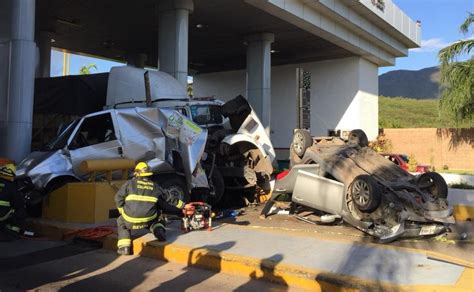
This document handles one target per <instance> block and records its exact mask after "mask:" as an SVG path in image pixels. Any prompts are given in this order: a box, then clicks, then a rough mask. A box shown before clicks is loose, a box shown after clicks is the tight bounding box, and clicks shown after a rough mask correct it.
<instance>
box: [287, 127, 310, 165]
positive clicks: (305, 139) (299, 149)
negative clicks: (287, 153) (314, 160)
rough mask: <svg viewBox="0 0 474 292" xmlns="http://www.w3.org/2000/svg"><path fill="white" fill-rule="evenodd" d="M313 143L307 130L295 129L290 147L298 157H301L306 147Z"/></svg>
mask: <svg viewBox="0 0 474 292" xmlns="http://www.w3.org/2000/svg"><path fill="white" fill-rule="evenodd" d="M312 144H313V138H312V137H311V134H310V133H309V131H308V130H303V129H297V130H296V131H295V133H294V134H293V142H292V143H291V148H292V149H293V151H294V152H295V154H296V155H298V156H299V157H300V158H301V157H303V155H304V153H305V152H306V149H307V148H308V147H310V146H311V145H312Z"/></svg>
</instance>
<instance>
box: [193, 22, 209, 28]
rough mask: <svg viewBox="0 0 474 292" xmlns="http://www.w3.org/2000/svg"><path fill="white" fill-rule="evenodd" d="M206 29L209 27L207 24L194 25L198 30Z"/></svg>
mask: <svg viewBox="0 0 474 292" xmlns="http://www.w3.org/2000/svg"><path fill="white" fill-rule="evenodd" d="M207 27H209V25H207V24H203V23H198V24H196V28H199V29H201V28H207Z"/></svg>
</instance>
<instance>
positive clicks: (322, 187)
mask: <svg viewBox="0 0 474 292" xmlns="http://www.w3.org/2000/svg"><path fill="white" fill-rule="evenodd" d="M292 200H293V202H295V203H300V202H304V205H305V206H308V207H311V208H315V209H318V210H321V211H325V212H328V213H331V214H336V215H341V216H342V210H343V204H344V184H342V183H340V182H337V181H334V180H331V179H327V178H324V177H321V176H319V175H316V174H313V173H310V172H307V171H305V170H299V171H298V175H297V177H296V183H295V188H294V191H293V196H292Z"/></svg>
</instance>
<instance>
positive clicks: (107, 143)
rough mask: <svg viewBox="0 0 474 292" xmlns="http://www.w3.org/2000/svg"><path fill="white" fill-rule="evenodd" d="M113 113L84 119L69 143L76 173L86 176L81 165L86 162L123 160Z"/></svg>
mask: <svg viewBox="0 0 474 292" xmlns="http://www.w3.org/2000/svg"><path fill="white" fill-rule="evenodd" d="M112 114H113V112H111V111H107V112H101V113H97V114H92V115H88V116H86V117H84V118H83V119H82V120H81V122H80V124H79V125H78V127H77V128H76V131H75V133H74V134H73V135H72V137H71V139H70V141H69V142H68V150H69V155H70V157H71V162H72V167H73V170H74V173H75V174H76V175H78V176H84V175H85V173H82V172H81V171H80V169H79V165H80V164H81V162H82V161H84V160H92V159H114V158H122V155H123V150H122V145H121V142H120V139H119V133H118V131H117V127H116V122H115V121H114V118H113V115H112Z"/></svg>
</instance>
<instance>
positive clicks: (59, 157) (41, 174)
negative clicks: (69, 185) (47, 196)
mask: <svg viewBox="0 0 474 292" xmlns="http://www.w3.org/2000/svg"><path fill="white" fill-rule="evenodd" d="M58 174H70V175H73V176H74V174H73V172H72V165H71V161H70V159H69V157H67V156H66V155H64V153H63V151H62V150H56V151H47V152H41V151H37V152H32V153H31V154H30V155H28V156H27V157H26V158H25V159H23V161H21V162H20V164H19V165H18V168H17V177H18V178H20V179H21V178H25V177H29V178H31V180H32V182H33V184H34V185H35V186H36V187H37V188H44V187H45V186H46V184H47V183H48V182H49V181H50V180H51V178H52V177H54V176H57V175H58Z"/></svg>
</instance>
